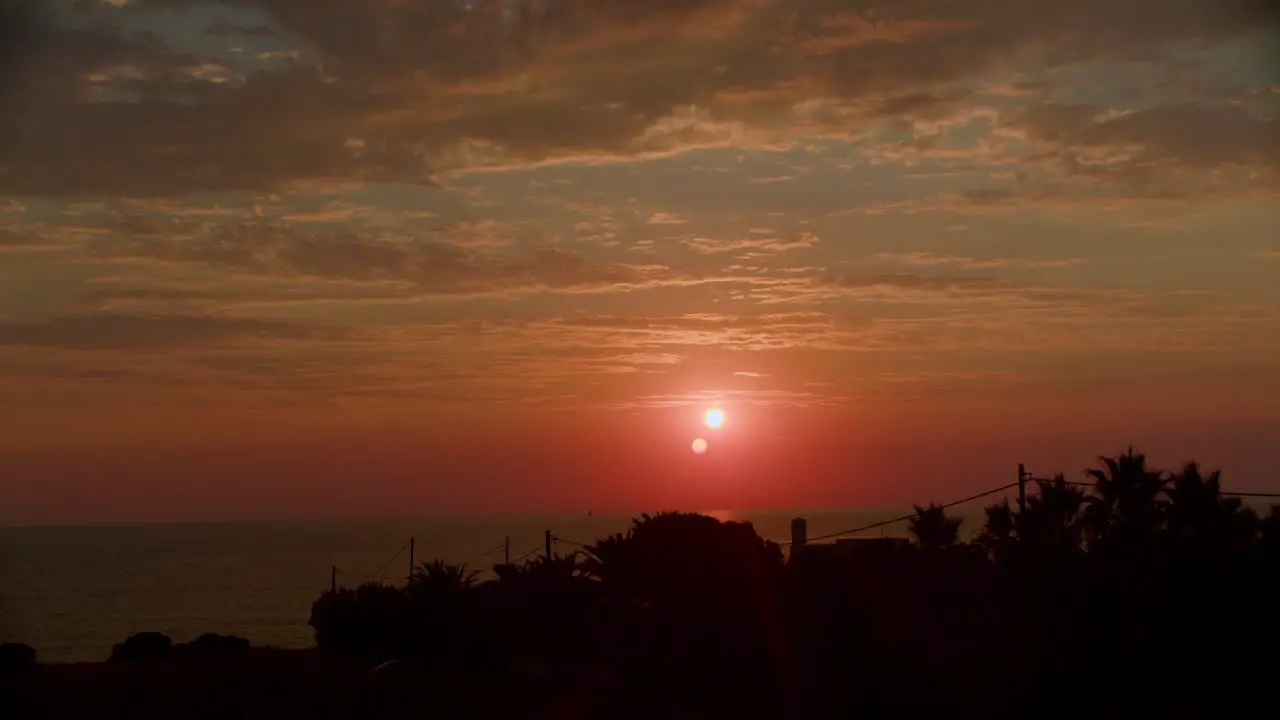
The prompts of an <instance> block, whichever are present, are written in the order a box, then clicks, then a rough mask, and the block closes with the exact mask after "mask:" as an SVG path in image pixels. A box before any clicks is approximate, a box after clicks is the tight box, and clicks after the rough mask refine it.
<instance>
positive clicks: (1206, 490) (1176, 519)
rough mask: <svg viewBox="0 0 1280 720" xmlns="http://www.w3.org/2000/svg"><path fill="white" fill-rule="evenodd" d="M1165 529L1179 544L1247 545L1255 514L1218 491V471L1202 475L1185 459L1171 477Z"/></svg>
mask: <svg viewBox="0 0 1280 720" xmlns="http://www.w3.org/2000/svg"><path fill="white" fill-rule="evenodd" d="M1165 494H1166V495H1168V497H1169V505H1168V531H1169V533H1170V534H1171V535H1172V537H1173V540H1174V542H1175V543H1177V544H1178V545H1180V546H1182V547H1187V546H1198V547H1201V548H1206V549H1208V548H1215V549H1226V548H1228V547H1231V548H1243V547H1247V546H1248V545H1250V544H1251V543H1252V542H1253V540H1254V537H1255V536H1256V534H1257V529H1258V517H1257V515H1256V514H1254V512H1253V511H1252V510H1250V509H1248V508H1245V507H1243V503H1242V502H1241V501H1240V498H1236V497H1224V496H1223V495H1222V482H1221V473H1220V472H1219V471H1217V470H1215V471H1213V472H1212V473H1210V474H1209V476H1208V477H1204V476H1203V475H1201V473H1200V466H1199V465H1198V464H1196V463H1194V462H1189V463H1187V464H1186V465H1184V466H1183V468H1182V471H1181V472H1179V473H1178V474H1176V475H1174V476H1173V477H1172V481H1171V485H1170V486H1169V487H1168V488H1166V490H1165Z"/></svg>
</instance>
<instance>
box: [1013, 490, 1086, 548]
mask: <svg viewBox="0 0 1280 720" xmlns="http://www.w3.org/2000/svg"><path fill="white" fill-rule="evenodd" d="M1036 489H1037V491H1038V492H1036V493H1035V494H1034V495H1032V496H1030V497H1028V498H1027V509H1026V512H1023V513H1019V514H1018V516H1017V518H1016V521H1015V522H1016V526H1017V533H1018V539H1019V540H1020V541H1022V542H1023V543H1026V544H1027V545H1028V546H1030V547H1032V548H1035V549H1037V550H1043V551H1049V552H1053V553H1056V554H1058V555H1062V554H1069V553H1071V552H1075V551H1077V550H1079V549H1080V542H1081V536H1082V535H1083V530H1084V522H1083V520H1084V518H1083V512H1082V511H1083V510H1084V508H1085V497H1084V492H1083V491H1081V490H1079V489H1078V488H1076V487H1073V486H1071V485H1068V484H1067V479H1066V477H1064V476H1063V475H1062V474H1061V473H1059V474H1058V475H1056V476H1055V477H1054V478H1053V480H1051V481H1044V480H1037V481H1036Z"/></svg>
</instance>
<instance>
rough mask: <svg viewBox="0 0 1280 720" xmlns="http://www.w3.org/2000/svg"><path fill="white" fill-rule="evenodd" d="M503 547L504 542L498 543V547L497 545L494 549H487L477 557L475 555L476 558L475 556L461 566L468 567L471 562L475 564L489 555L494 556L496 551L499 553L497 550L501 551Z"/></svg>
mask: <svg viewBox="0 0 1280 720" xmlns="http://www.w3.org/2000/svg"><path fill="white" fill-rule="evenodd" d="M505 545H506V543H505V542H500V543H498V545H497V546H496V547H492V548H489V549H488V550H485V551H484V552H482V553H480V554H479V555H477V556H475V557H473V558H471V559H470V560H468V561H466V562H464V563H462V564H463V566H466V565H470V564H471V563H473V562H475V561H477V560H479V559H480V558H483V557H487V556H489V555H492V554H494V553H496V552H498V551H499V550H501V549H502V548H503V547H504V546H505Z"/></svg>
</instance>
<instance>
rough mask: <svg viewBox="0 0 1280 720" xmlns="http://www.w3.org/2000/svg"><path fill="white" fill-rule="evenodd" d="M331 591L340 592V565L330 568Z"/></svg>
mask: <svg viewBox="0 0 1280 720" xmlns="http://www.w3.org/2000/svg"><path fill="white" fill-rule="evenodd" d="M329 592H332V593H336V592H338V566H337V565H334V566H333V567H331V568H329Z"/></svg>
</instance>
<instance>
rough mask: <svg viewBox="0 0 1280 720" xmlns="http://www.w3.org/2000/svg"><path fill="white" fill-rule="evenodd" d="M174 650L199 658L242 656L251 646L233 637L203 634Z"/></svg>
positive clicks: (239, 638)
mask: <svg viewBox="0 0 1280 720" xmlns="http://www.w3.org/2000/svg"><path fill="white" fill-rule="evenodd" d="M175 649H176V650H180V651H182V652H184V653H186V654H188V655H199V656H209V655H243V654H245V653H247V652H249V650H250V649H252V645H250V643H249V641H248V640H246V639H245V638H242V637H236V636H235V635H218V634H216V633H205V634H203V635H201V636H200V637H198V638H196V639H195V640H192V641H191V642H188V643H182V644H181V645H178V646H177V647H176V648H175Z"/></svg>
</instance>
